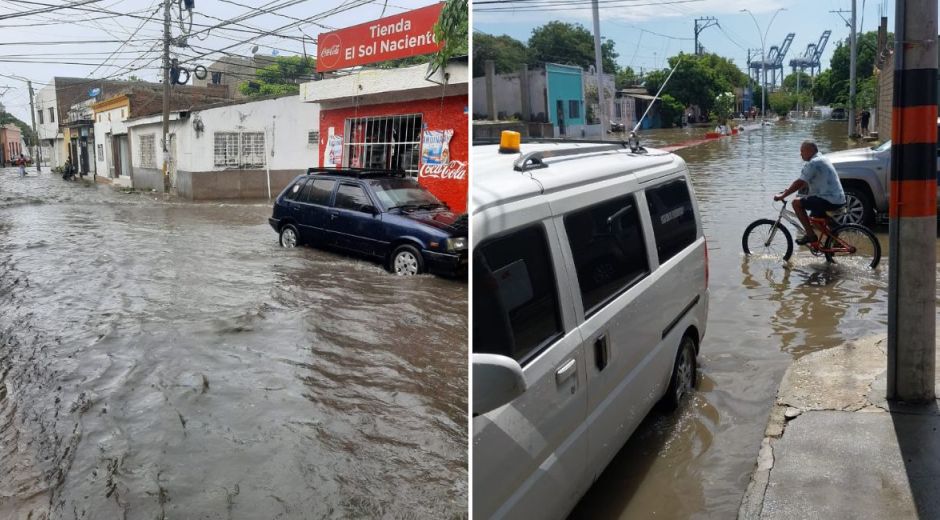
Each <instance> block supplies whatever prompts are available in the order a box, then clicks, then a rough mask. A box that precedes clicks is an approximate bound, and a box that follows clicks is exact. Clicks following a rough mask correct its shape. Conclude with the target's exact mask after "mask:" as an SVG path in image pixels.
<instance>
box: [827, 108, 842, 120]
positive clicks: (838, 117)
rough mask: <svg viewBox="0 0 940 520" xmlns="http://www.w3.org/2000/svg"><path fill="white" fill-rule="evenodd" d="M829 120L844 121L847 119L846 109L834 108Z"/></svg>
mask: <svg viewBox="0 0 940 520" xmlns="http://www.w3.org/2000/svg"><path fill="white" fill-rule="evenodd" d="M829 119H835V120H838V121H844V120H845V119H846V115H845V109H844V108H833V109H832V112H831V113H830V114H829Z"/></svg>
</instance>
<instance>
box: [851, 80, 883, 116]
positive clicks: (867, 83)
mask: <svg viewBox="0 0 940 520" xmlns="http://www.w3.org/2000/svg"><path fill="white" fill-rule="evenodd" d="M877 102H878V76H870V77H868V78H866V79H865V80H864V81H861V82H859V84H858V93H857V94H856V97H855V104H856V108H858V109H859V110H861V109H863V108H873V107H874V106H875V104H876V103H877Z"/></svg>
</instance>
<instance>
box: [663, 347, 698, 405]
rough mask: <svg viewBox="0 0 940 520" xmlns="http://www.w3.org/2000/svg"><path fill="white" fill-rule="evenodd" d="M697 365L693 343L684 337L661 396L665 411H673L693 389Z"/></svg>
mask: <svg viewBox="0 0 940 520" xmlns="http://www.w3.org/2000/svg"><path fill="white" fill-rule="evenodd" d="M696 371H697V364H696V362H695V343H693V342H692V338H690V337H688V336H685V337H683V338H682V343H680V344H679V353H678V354H676V364H675V365H674V366H673V368H672V377H671V378H669V388H668V389H666V395H665V396H663V400H662V406H663V408H665V409H666V410H675V409H676V408H678V407H679V404H680V403H681V402H682V400H683V399H685V397H686V396H687V395H688V394H690V393H692V390H693V389H694V388H695V380H696Z"/></svg>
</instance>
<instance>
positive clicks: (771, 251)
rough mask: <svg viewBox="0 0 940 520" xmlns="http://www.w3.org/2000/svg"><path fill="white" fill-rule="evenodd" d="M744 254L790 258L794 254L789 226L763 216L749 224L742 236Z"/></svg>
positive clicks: (785, 259)
mask: <svg viewBox="0 0 940 520" xmlns="http://www.w3.org/2000/svg"><path fill="white" fill-rule="evenodd" d="M741 247H743V248H744V254H746V255H755V256H762V257H771V258H781V259H783V260H784V261H787V260H789V259H790V255H792V254H793V237H792V236H790V232H789V231H787V228H785V227H783V226H781V225H780V224H777V223H776V222H775V221H773V220H769V219H766V218H762V219H760V220H755V221H754V222H751V223H750V224H748V226H747V228H746V229H745V230H744V236H743V237H742V238H741Z"/></svg>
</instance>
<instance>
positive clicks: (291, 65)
mask: <svg viewBox="0 0 940 520" xmlns="http://www.w3.org/2000/svg"><path fill="white" fill-rule="evenodd" d="M316 68H317V63H316V60H314V59H313V58H311V57H303V56H281V57H277V58H275V59H274V63H272V64H271V65H268V66H267V67H264V68H261V69H258V70H257V71H255V77H256V79H254V80H250V81H245V82H243V83H242V84H241V85H239V86H238V90H239V91H240V92H241V93H242V94H244V95H246V96H249V97H257V96H274V95H283V94H298V93H299V92H300V83H302V82H303V81H304V80H306V78H307V77H309V76H311V75H312V74H314V73H315V71H316Z"/></svg>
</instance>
